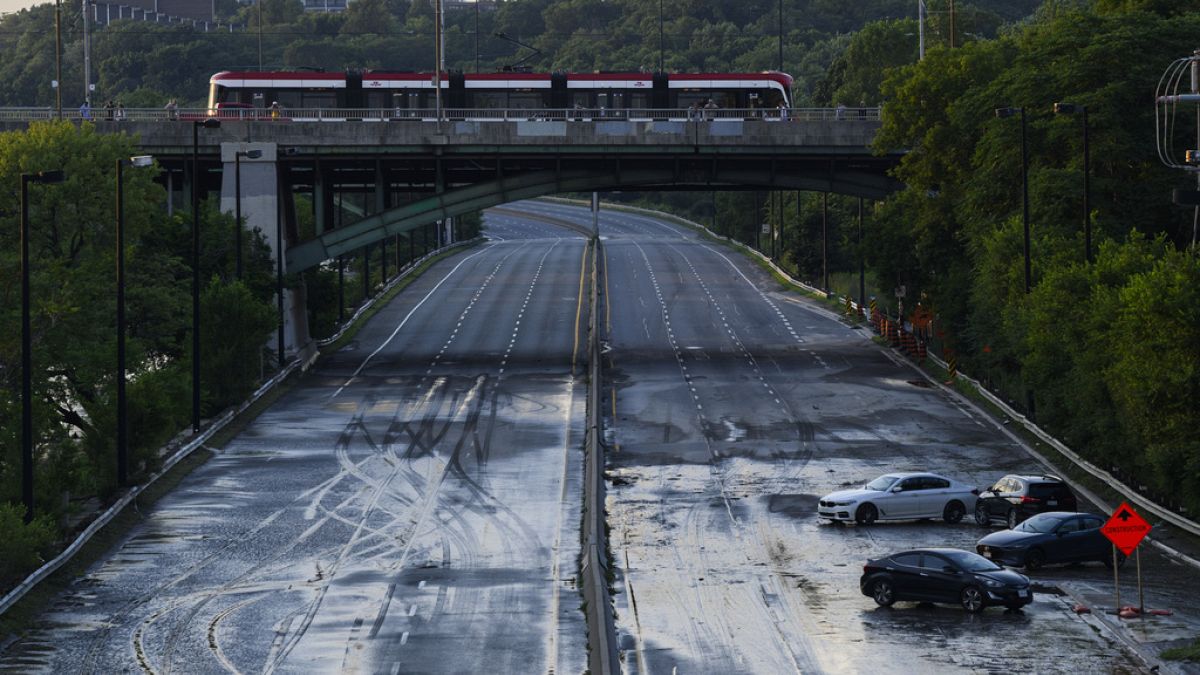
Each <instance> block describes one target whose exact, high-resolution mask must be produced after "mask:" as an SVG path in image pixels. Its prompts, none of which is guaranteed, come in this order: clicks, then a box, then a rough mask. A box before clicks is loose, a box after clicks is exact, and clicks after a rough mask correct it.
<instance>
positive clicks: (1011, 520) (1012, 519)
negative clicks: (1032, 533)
mask: <svg viewBox="0 0 1200 675" xmlns="http://www.w3.org/2000/svg"><path fill="white" fill-rule="evenodd" d="M1007 520H1008V529H1010V530H1011V529H1014V528H1015V527H1016V526H1017V525H1018V524H1019V523H1020V522H1021V521H1020V520H1018V516H1017V510H1016V509H1009V510H1008V518H1007Z"/></svg>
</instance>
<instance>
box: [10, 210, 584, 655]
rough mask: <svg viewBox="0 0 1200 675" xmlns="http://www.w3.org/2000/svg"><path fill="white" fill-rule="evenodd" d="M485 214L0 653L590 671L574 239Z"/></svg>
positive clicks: (579, 241)
mask: <svg viewBox="0 0 1200 675" xmlns="http://www.w3.org/2000/svg"><path fill="white" fill-rule="evenodd" d="M495 226H496V230H497V232H498V235H497V237H496V241H495V242H493V243H490V244H488V245H485V246H481V247H476V248H473V249H468V250H467V251H465V252H463V253H460V254H458V255H455V256H453V257H451V258H450V259H448V260H445V261H442V262H440V263H439V264H437V265H436V266H434V267H433V268H432V269H431V270H429V271H428V272H426V273H425V274H423V275H422V276H421V277H420V278H419V279H418V280H417V281H416V282H415V283H414V284H413V285H412V286H411V287H409V288H408V289H406V290H405V292H404V293H402V294H401V295H400V296H399V297H398V298H397V299H396V300H395V301H393V302H392V303H390V304H389V305H388V306H387V307H386V308H384V309H383V310H382V311H381V312H380V313H379V314H378V315H377V316H375V317H374V318H373V319H372V320H371V321H370V322H369V323H368V324H367V325H366V326H365V327H364V328H363V330H362V331H360V332H359V334H358V335H357V338H356V340H355V342H353V343H352V344H350V345H348V346H347V347H345V348H344V349H342V350H341V351H340V352H338V353H337V354H336V355H333V356H332V357H330V358H325V359H323V360H322V361H321V362H320V363H319V365H318V367H317V368H316V370H315V372H312V373H310V374H309V375H308V376H307V377H306V378H304V379H303V381H302V382H301V383H300V384H299V385H298V386H297V387H296V388H295V389H293V390H292V391H291V392H290V393H288V394H287V395H286V396H285V397H283V398H282V399H281V400H280V401H279V402H277V403H276V404H275V405H273V406H272V407H271V408H270V409H269V410H268V411H266V412H265V413H264V414H263V415H262V416H261V417H259V418H258V419H257V420H256V421H255V422H254V423H253V424H251V425H250V427H249V428H247V429H246V430H245V431H244V432H243V433H242V434H240V435H239V436H237V437H236V438H235V439H234V440H233V441H232V442H231V443H230V444H229V445H228V446H227V447H226V448H225V449H224V450H223V451H222V452H220V453H219V454H218V455H217V456H216V457H215V458H214V459H212V460H211V461H209V462H208V463H207V464H205V465H204V466H203V467H201V468H200V469H199V470H197V471H196V472H194V473H193V474H192V475H190V476H189V477H188V478H187V479H185V481H184V482H183V483H182V484H181V485H180V486H179V487H178V488H177V489H176V490H175V491H174V492H173V493H172V494H171V495H169V496H168V497H166V498H164V499H163V500H162V501H160V502H159V503H158V505H156V506H155V507H154V508H153V509H152V510H150V511H149V512H147V513H145V514H144V515H145V517H146V518H145V520H144V521H143V522H142V523H141V524H140V525H139V526H138V527H136V528H135V529H134V531H132V532H131V533H129V535H128V537H127V538H126V539H125V540H124V541H122V542H121V543H120V544H119V545H118V546H117V547H116V548H115V549H114V550H113V551H111V553H110V554H109V555H108V556H106V557H105V558H104V559H102V560H100V561H98V562H97V563H96V564H95V565H94V566H93V567H92V568H91V569H89V570H88V572H87V573H86V575H85V576H84V577H83V578H81V579H79V580H78V581H77V582H76V583H75V584H74V586H73V587H72V589H71V590H70V592H69V593H67V594H66V595H64V596H63V597H61V598H59V599H57V601H56V602H55V603H54V605H53V607H52V608H50V610H49V611H48V612H47V614H46V615H45V616H44V617H43V618H42V620H41V622H40V624H39V625H38V627H37V629H36V630H34V631H33V632H32V633H31V634H29V635H27V636H26V637H25V638H24V639H22V640H20V641H19V642H17V643H15V644H13V645H11V646H10V648H9V649H7V650H6V651H5V653H4V654H3V655H2V656H0V670H4V671H11V672H29V671H41V672H56V673H58V672H94V673H117V672H149V673H170V672H176V673H194V672H262V673H273V672H280V673H283V672H295V673H310V672H374V673H401V672H402V673H450V672H457V673H482V672H508V673H551V672H581V671H583V670H584V669H586V658H587V648H586V644H585V639H586V636H585V628H584V621H583V615H582V613H581V612H580V611H579V604H580V600H579V593H578V590H577V588H576V583H575V575H576V570H577V564H576V560H577V558H578V555H579V543H578V542H579V536H578V527H579V520H580V513H579V505H580V503H581V496H580V485H581V476H582V468H581V455H582V437H583V420H584V407H585V396H584V388H583V378H582V373H583V372H584V369H583V364H582V359H581V355H582V354H583V344H584V343H583V340H584V339H585V337H586V336H585V335H584V333H583V332H582V331H581V329H580V326H586V323H585V322H584V319H586V317H583V318H577V317H578V315H579V313H580V312H579V307H580V297H581V296H580V294H581V283H580V280H581V274H582V272H583V266H582V263H583V260H584V251H585V243H586V242H585V239H583V238H582V237H580V236H579V235H578V234H576V233H573V232H571V231H570V230H564V229H562V228H558V227H550V226H547V225H545V224H542V225H536V224H534V225H531V226H521V227H519V230H520V231H519V232H517V231H516V230H515V229H514V227H516V225H514V224H513V223H512V222H510V221H509V220H507V219H504V218H500V219H498V220H497V222H496V223H495ZM348 283H349V282H348ZM584 307H585V309H586V304H585V305H584ZM584 330H586V329H584Z"/></svg>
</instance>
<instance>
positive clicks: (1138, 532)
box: [1100, 502, 1150, 555]
mask: <svg viewBox="0 0 1200 675" xmlns="http://www.w3.org/2000/svg"><path fill="white" fill-rule="evenodd" d="M1100 532H1101V533H1102V534H1103V535H1104V536H1106V537H1108V540H1109V541H1111V542H1112V543H1113V544H1114V545H1115V546H1116V547H1117V548H1119V549H1121V553H1124V554H1125V555H1129V554H1130V553H1133V549H1135V548H1137V546H1138V544H1140V543H1142V539H1143V538H1144V537H1145V536H1146V534H1148V533H1149V532H1150V523H1147V522H1146V520H1145V519H1144V518H1142V517H1141V516H1139V515H1138V512H1137V511H1134V510H1133V507H1132V506H1130V505H1129V504H1128V503H1127V502H1121V505H1120V506H1118V507H1117V509H1116V510H1115V511H1113V513H1112V516H1110V517H1109V519H1108V522H1106V523H1104V527H1102V528H1100Z"/></svg>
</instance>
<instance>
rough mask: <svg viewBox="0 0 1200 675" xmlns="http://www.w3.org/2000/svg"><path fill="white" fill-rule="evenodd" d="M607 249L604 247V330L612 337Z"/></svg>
mask: <svg viewBox="0 0 1200 675" xmlns="http://www.w3.org/2000/svg"><path fill="white" fill-rule="evenodd" d="M608 298H609V293H608V249H604V332H605V333H607V334H608V336H609V337H610V338H611V337H612V308H611V307H610V306H609V304H608Z"/></svg>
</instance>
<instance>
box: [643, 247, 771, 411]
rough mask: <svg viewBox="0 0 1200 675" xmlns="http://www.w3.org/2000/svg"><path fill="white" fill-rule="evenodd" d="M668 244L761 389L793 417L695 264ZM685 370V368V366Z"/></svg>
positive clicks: (689, 382)
mask: <svg viewBox="0 0 1200 675" xmlns="http://www.w3.org/2000/svg"><path fill="white" fill-rule="evenodd" d="M668 246H669V247H670V249H671V250H672V251H673V252H675V254H676V255H678V256H679V257H680V258H682V259H683V262H684V263H685V264H687V266H688V269H690V270H691V271H692V277H693V278H695V280H696V283H697V284H699V285H700V289H701V290H702V291H704V295H705V296H707V297H708V302H709V306H710V307H711V308H712V309H714V310H716V312H717V316H718V317H719V319H720V323H721V326H722V327H723V328H724V329H725V333H726V334H727V335H728V336H729V339H730V340H731V341H732V342H733V344H734V346H736V347H737V349H738V351H739V352H740V353H741V355H742V358H744V359H745V360H746V363H747V364H748V365H749V366H750V368H751V369H752V370H753V371H754V374H755V375H756V376H757V377H758V381H759V383H760V384H762V386H763V389H765V390H766V391H767V394H768V395H769V396H770V397H771V399H772V400H774V401H775V404H776V405H778V406H779V408H780V410H781V411H782V412H783V413H784V414H785V415H786V416H787V418H788V419H791V418H792V417H793V415H792V411H791V410H790V409H789V408H788V406H787V404H785V403H783V402H782V400H781V397H780V396H779V393H778V392H776V391H775V388H774V387H773V386H771V383H770V382H768V381H767V378H766V376H765V375H764V374H763V371H762V369H761V368H760V367H759V365H758V361H757V360H756V359H755V358H754V355H753V354H751V353H750V350H749V349H748V348H747V347H746V345H745V344H744V343H743V342H742V339H741V337H739V336H738V334H737V331H735V330H734V329H733V328H732V327H731V326H730V325H729V317H728V316H727V315H726V314H725V309H724V308H723V307H722V306H721V303H720V302H718V301H717V298H716V297H715V296H714V295H713V294H712V291H711V290H710V289H709V287H708V284H707V283H705V281H704V278H703V277H701V276H700V271H699V270H697V269H696V267H695V265H693V264H692V261H691V259H690V258H688V257H687V255H686V254H685V253H683V252H682V251H680V250H679V249H677V248H676V247H675V246H672V245H669V244H668ZM705 248H708V247H705ZM709 250H710V251H711V250H712V249H709ZM643 255H645V253H643ZM722 257H724V256H722ZM726 260H728V258H726ZM735 269H736V268H735ZM739 273H740V272H739ZM651 278H652V279H653V272H651ZM742 278H743V279H744V278H745V276H743V277H742ZM747 281H749V280H748V279H747ZM751 286H752V287H754V289H755V290H756V291H757V290H758V288H757V287H755V286H753V284H751ZM655 292H656V293H657V292H658V286H657V284H655ZM759 296H760V297H762V298H763V300H765V301H766V302H767V304H768V305H770V306H771V308H773V309H774V310H775V313H776V314H777V315H779V317H780V318H781V319H782V320H783V321H784V323H785V324H787V318H786V317H784V316H783V313H782V312H780V311H779V308H778V307H776V306H775V304H774V303H772V302H771V301H770V299H768V298H767V297H766V296H765V295H763V293H762V292H761V291H759ZM663 314H664V316H665V314H666V308H665V305H664V308H663ZM789 328H790V325H789ZM672 344H674V339H673V338H672ZM680 365H681V367H682V361H681V363H680ZM685 370H686V368H685ZM685 377H687V378H689V380H688V385H689V386H691V384H692V383H691V380H690V376H689V375H687V374H685ZM697 403H699V402H698V401H697Z"/></svg>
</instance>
